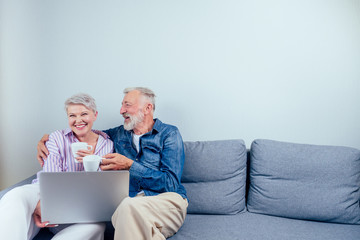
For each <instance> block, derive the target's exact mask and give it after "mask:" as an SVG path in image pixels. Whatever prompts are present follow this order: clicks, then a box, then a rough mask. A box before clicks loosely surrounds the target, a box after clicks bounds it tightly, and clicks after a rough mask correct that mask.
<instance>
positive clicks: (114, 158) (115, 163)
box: [100, 153, 134, 171]
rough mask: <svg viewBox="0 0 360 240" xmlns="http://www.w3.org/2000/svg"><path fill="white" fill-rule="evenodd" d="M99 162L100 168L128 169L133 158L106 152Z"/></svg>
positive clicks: (103, 169) (104, 169)
mask: <svg viewBox="0 0 360 240" xmlns="http://www.w3.org/2000/svg"><path fill="white" fill-rule="evenodd" d="M103 158H105V159H103V160H102V163H101V166H100V168H101V170H102V171H106V170H129V169H130V167H131V165H132V164H133V162H134V161H133V160H131V159H129V158H127V157H125V156H124V155H121V154H118V153H109V154H106V155H105V156H104V157H103Z"/></svg>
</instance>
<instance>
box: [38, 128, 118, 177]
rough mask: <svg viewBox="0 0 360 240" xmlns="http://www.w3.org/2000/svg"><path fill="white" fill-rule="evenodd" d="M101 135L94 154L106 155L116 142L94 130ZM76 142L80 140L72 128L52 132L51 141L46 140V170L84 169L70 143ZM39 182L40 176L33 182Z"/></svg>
mask: <svg viewBox="0 0 360 240" xmlns="http://www.w3.org/2000/svg"><path fill="white" fill-rule="evenodd" d="M92 131H93V132H95V133H96V134H98V135H99V138H98V141H97V144H96V147H95V151H94V154H95V155H99V156H104V155H106V154H108V153H112V152H113V151H114V144H113V142H112V141H111V140H110V138H109V136H108V135H107V134H106V133H104V132H101V131H98V130H92ZM74 142H79V140H78V139H77V138H76V137H75V135H74V133H73V132H72V131H71V129H70V128H68V129H64V130H57V131H55V132H53V133H51V134H50V136H49V141H47V142H46V147H47V148H48V150H49V155H48V157H47V159H46V160H45V161H44V166H43V170H42V171H44V172H76V171H84V166H83V164H82V163H76V162H75V158H74V156H73V155H72V152H71V147H70V145H71V144H72V143H74ZM36 182H38V178H37V179H34V180H33V182H32V183H36Z"/></svg>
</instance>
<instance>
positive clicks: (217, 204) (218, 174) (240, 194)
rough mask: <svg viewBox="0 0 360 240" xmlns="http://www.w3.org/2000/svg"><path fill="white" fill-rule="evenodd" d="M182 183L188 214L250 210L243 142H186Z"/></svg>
mask: <svg viewBox="0 0 360 240" xmlns="http://www.w3.org/2000/svg"><path fill="white" fill-rule="evenodd" d="M184 146H185V164H184V171H183V175H182V179H181V180H182V183H183V185H184V186H185V188H186V191H187V196H188V198H189V207H188V213H197V214H236V213H239V212H243V211H245V210H246V208H245V186H246V159H247V157H246V155H247V154H246V152H247V151H246V147H245V143H244V141H243V140H220V141H198V142H184Z"/></svg>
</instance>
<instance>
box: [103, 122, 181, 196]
mask: <svg viewBox="0 0 360 240" xmlns="http://www.w3.org/2000/svg"><path fill="white" fill-rule="evenodd" d="M154 121H155V124H154V126H153V129H152V130H151V131H150V132H148V133H146V134H144V135H143V136H141V137H140V148H139V153H138V152H137V151H136V147H135V145H134V144H133V141H132V134H133V133H132V131H127V130H125V129H124V126H123V125H121V126H119V127H116V128H112V129H109V130H106V131H104V132H105V133H106V134H108V135H109V136H110V139H111V140H113V142H114V149H115V152H117V153H120V154H122V155H124V156H125V157H127V158H130V159H131V160H133V161H134V162H133V164H132V166H131V167H130V170H129V172H130V188H129V195H130V197H133V196H136V194H137V193H139V192H140V191H144V193H145V195H146V196H154V195H157V194H159V193H163V192H176V193H178V194H180V195H181V196H182V197H183V198H186V190H185V188H184V186H183V185H182V184H181V182H180V181H181V175H182V171H183V167H184V161H185V153H184V144H183V140H182V137H181V135H180V132H179V130H178V129H177V127H175V126H172V125H168V124H164V123H162V122H161V121H160V120H159V119H154Z"/></svg>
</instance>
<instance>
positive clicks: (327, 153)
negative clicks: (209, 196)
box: [247, 139, 360, 224]
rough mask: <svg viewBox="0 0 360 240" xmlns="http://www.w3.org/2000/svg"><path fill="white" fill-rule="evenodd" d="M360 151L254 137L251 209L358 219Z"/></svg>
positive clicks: (302, 216)
mask: <svg viewBox="0 0 360 240" xmlns="http://www.w3.org/2000/svg"><path fill="white" fill-rule="evenodd" d="M359 200H360V151H359V150H358V149H354V148H349V147H340V146H318V145H307V144H296V143H286V142H278V141H272V140H263V139H262V140H261V139H260V140H255V141H254V142H253V143H252V145H251V159H250V189H249V195H248V202H247V207H248V210H249V212H254V213H262V214H268V215H274V216H280V217H288V218H296V219H307V220H315V221H324V222H334V223H349V224H360V205H359Z"/></svg>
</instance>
